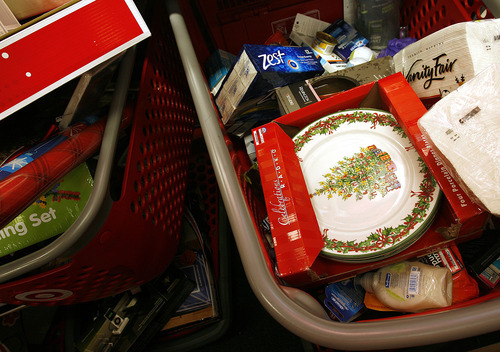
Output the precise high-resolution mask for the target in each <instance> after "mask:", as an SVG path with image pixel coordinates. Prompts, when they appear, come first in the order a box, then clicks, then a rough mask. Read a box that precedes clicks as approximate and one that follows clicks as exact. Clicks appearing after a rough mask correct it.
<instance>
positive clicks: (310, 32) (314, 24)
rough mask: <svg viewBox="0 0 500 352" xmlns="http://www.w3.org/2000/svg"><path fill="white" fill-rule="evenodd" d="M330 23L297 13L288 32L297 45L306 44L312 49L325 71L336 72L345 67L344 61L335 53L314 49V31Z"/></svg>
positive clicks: (326, 26)
mask: <svg viewBox="0 0 500 352" xmlns="http://www.w3.org/2000/svg"><path fill="white" fill-rule="evenodd" d="M329 26H330V23H328V22H325V21H321V20H319V19H317V18H313V17H310V16H306V15H304V14H301V13H298V14H297V16H295V22H294V24H293V27H292V32H291V33H290V40H291V41H293V42H294V43H295V44H297V45H298V46H306V47H309V48H311V50H313V51H314V54H315V55H316V57H317V58H318V59H319V60H320V62H321V65H323V67H324V68H325V71H326V72H336V71H338V70H342V69H344V68H345V67H346V65H347V64H346V62H345V61H344V60H343V59H342V58H341V57H340V56H338V55H337V54H335V53H331V54H325V53H321V52H318V51H316V50H314V42H315V40H316V33H317V32H322V31H323V30H325V29H326V28H328V27H329Z"/></svg>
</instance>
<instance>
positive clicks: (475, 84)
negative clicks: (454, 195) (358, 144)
mask: <svg viewBox="0 0 500 352" xmlns="http://www.w3.org/2000/svg"><path fill="white" fill-rule="evenodd" d="M499 111H500V64H495V65H491V66H490V67H489V68H487V69H485V70H484V71H483V72H481V73H479V74H478V75H477V76H476V77H474V78H473V79H472V80H470V81H468V82H466V83H465V84H464V85H462V86H461V87H460V88H458V89H457V90H456V91H454V92H452V93H450V94H449V95H447V96H446V97H445V98H443V99H441V100H440V101H439V102H437V103H436V104H435V105H434V106H433V107H432V108H431V109H429V111H427V112H426V113H425V114H424V115H423V116H422V118H421V119H420V120H419V121H418V126H419V127H420V129H421V130H422V133H423V135H424V137H425V138H426V140H427V142H428V143H429V146H430V149H429V151H428V152H434V153H435V154H436V155H437V156H438V158H439V159H440V160H441V161H442V163H443V165H444V167H445V168H446V170H447V171H448V172H449V173H450V175H451V176H452V177H453V178H454V179H455V180H456V181H457V182H458V183H459V185H460V186H461V187H462V188H463V190H464V192H466V193H467V195H468V196H469V197H470V198H471V199H472V200H473V201H474V202H475V203H477V204H478V205H480V206H482V207H483V208H485V209H486V210H488V211H489V212H490V213H492V214H495V215H497V216H498V215H500V164H499V163H498V160H500V119H499V118H498V112H499Z"/></svg>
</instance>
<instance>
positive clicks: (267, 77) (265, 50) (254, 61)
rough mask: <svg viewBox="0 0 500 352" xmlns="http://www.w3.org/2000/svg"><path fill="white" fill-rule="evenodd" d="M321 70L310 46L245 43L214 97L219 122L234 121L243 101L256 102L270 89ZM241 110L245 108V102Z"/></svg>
mask: <svg viewBox="0 0 500 352" xmlns="http://www.w3.org/2000/svg"><path fill="white" fill-rule="evenodd" d="M323 72H324V68H323V66H322V65H321V62H320V61H319V59H318V58H317V57H316V56H315V55H314V52H313V51H312V50H311V49H310V48H305V47H291V46H275V45H251V44H245V45H243V48H242V49H241V51H240V53H239V54H238V57H237V58H236V62H235V63H234V65H233V67H232V68H231V71H230V73H229V74H227V75H226V77H225V79H224V81H223V83H222V87H221V89H220V90H219V92H218V93H217V95H216V97H215V101H216V104H217V107H218V108H219V112H220V114H221V117H222V122H223V123H224V124H226V125H227V124H231V123H232V122H234V121H235V120H237V117H238V111H237V109H238V107H239V106H240V105H245V104H244V103H245V102H248V101H250V100H256V101H259V100H260V99H259V97H263V96H266V94H268V92H269V91H271V90H272V89H274V88H278V87H283V86H286V85H289V84H292V83H295V82H299V81H304V80H306V79H309V78H312V77H315V76H317V75H321V74H322V73H323ZM276 107H277V105H276ZM240 109H241V108H240ZM245 111H246V112H248V111H249V109H248V104H246V105H245ZM248 118H251V117H250V115H248V114H245V119H248Z"/></svg>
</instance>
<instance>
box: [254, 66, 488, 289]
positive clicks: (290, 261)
mask: <svg viewBox="0 0 500 352" xmlns="http://www.w3.org/2000/svg"><path fill="white" fill-rule="evenodd" d="M362 107H371V108H377V109H381V110H385V111H389V112H390V113H392V114H393V115H394V116H395V118H396V119H397V120H398V122H399V123H400V124H405V125H404V129H405V131H407V132H406V133H407V134H408V135H409V138H410V140H411V141H412V142H413V141H414V140H415V141H417V142H418V131H415V127H416V121H417V120H418V119H419V118H420V117H421V116H422V115H423V114H424V112H425V111H426V109H425V107H424V106H423V104H422V102H421V101H420V100H419V99H418V97H417V96H416V94H415V92H414V91H413V90H412V89H411V87H410V86H409V84H408V82H407V81H406V80H405V79H404V77H403V76H402V74H401V73H396V74H393V75H391V76H388V77H386V78H383V79H381V80H379V81H378V82H371V83H367V84H364V85H361V86H359V87H355V88H352V89H351V90H349V91H346V92H343V93H339V94H337V95H335V96H332V97H330V98H328V99H325V100H322V101H320V102H317V103H316V104H311V105H310V106H307V107H305V108H303V109H301V110H298V111H295V112H292V113H290V114H288V115H285V116H283V117H281V118H279V119H277V120H275V121H273V122H270V123H268V124H266V125H264V126H261V127H259V128H256V129H254V130H253V131H252V133H253V137H254V141H255V147H256V152H257V159H258V163H259V170H260V176H261V181H262V188H263V191H264V195H265V199H266V207H267V211H268V216H269V222H270V225H271V232H272V235H273V243H274V250H275V253H276V261H277V266H278V272H279V277H280V278H281V279H283V280H284V281H285V282H287V283H288V284H291V285H294V286H302V287H307V286H315V285H318V284H322V283H328V282H332V281H339V280H343V279H346V278H349V277H352V276H355V275H357V274H360V273H363V272H366V271H370V270H374V269H377V268H379V267H382V266H384V265H388V264H392V263H395V262H398V261H402V260H405V259H410V258H414V257H418V256H421V255H424V254H426V253H429V252H433V251H436V250H439V249H442V248H445V247H446V246H449V245H450V244H451V243H458V242H460V241H465V240H468V239H471V238H474V237H477V236H479V235H480V234H481V232H482V230H483V228H484V225H485V223H486V221H487V219H488V218H489V214H487V213H485V212H484V211H482V210H481V209H479V208H478V207H475V206H474V205H473V204H470V203H465V204H467V205H465V206H464V203H463V202H465V201H466V200H464V198H463V196H460V197H458V196H457V193H460V190H458V189H456V188H451V186H450V183H451V182H453V180H449V178H448V177H449V176H448V174H447V173H446V174H445V173H444V171H443V170H442V169H441V165H437V164H436V160H434V159H431V158H430V157H429V156H431V157H432V154H431V153H429V150H428V149H426V151H425V152H424V151H423V150H422V148H423V147H427V146H422V145H421V144H415V143H414V145H415V146H416V149H417V151H418V152H419V153H420V154H421V155H422V157H424V156H425V157H426V160H425V161H426V162H428V166H429V168H430V169H431V170H432V172H433V174H434V176H435V178H436V180H437V181H438V183H439V185H440V186H441V187H442V188H443V191H444V193H445V195H446V196H448V195H454V196H455V197H452V198H451V199H447V198H445V197H442V198H443V199H442V200H441V201H442V204H441V205H440V209H439V211H438V214H437V215H436V218H435V220H434V222H433V224H432V225H431V227H430V229H429V230H428V231H427V232H426V233H425V234H424V235H423V236H422V237H421V238H420V239H419V240H418V241H416V242H415V243H414V244H413V245H411V246H410V247H408V248H407V249H405V250H404V251H402V252H400V253H399V254H397V255H394V256H392V257H389V258H386V259H384V260H380V261H375V262H371V263H359V264H358V263H355V264H353V263H341V262H336V261H332V260H330V259H326V258H324V257H322V256H319V254H320V252H321V249H322V247H323V240H322V236H321V233H320V230H319V226H318V223H317V221H316V217H315V214H314V210H313V209H312V206H311V201H310V198H309V194H308V192H307V188H306V184H305V181H304V177H303V176H302V172H301V169H300V165H299V161H298V159H297V157H296V155H295V152H294V143H293V141H292V139H291V136H293V135H295V134H296V133H297V132H299V131H300V130H301V129H302V128H304V127H305V126H307V125H308V124H309V123H311V122H313V121H315V120H317V119H319V118H321V117H323V116H325V115H327V114H330V113H334V112H337V111H341V110H346V109H352V108H362ZM411 122H414V124H413V125H411V124H410V127H409V128H408V126H407V125H406V124H408V123H411ZM416 138H417V139H416ZM431 166H432V168H431ZM453 186H455V183H453ZM453 190H455V191H453Z"/></svg>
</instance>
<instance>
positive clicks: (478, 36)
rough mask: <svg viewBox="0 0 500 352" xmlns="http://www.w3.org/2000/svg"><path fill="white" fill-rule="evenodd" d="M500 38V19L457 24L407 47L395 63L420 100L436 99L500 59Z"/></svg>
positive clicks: (396, 56)
mask: <svg viewBox="0 0 500 352" xmlns="http://www.w3.org/2000/svg"><path fill="white" fill-rule="evenodd" d="M499 38H500V19H489V20H482V21H470V22H461V23H456V24H453V25H450V26H448V27H446V28H443V29H441V30H439V31H437V32H435V33H433V34H430V35H428V36H426V37H424V38H422V39H420V40H418V41H417V42H415V43H413V44H411V45H409V46H407V47H405V48H404V49H403V50H401V51H400V52H398V53H397V54H396V55H394V64H395V67H396V71H398V72H402V73H403V75H404V76H405V78H406V80H407V81H408V82H409V83H410V85H411V87H412V88H413V90H414V91H415V93H417V95H418V97H419V98H420V99H422V100H429V101H430V102H435V101H436V100H438V99H439V98H441V97H443V96H445V95H446V94H448V93H449V92H452V91H453V90H455V89H457V88H458V87H459V86H460V85H462V84H463V83H465V82H467V81H468V80H470V79H472V78H473V77H474V76H475V75H476V74H478V73H479V72H481V71H482V70H484V69H485V68H486V67H488V66H489V65H491V64H493V63H498V62H500V40H499ZM426 105H428V104H427V103H426ZM428 106H430V105H428Z"/></svg>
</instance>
